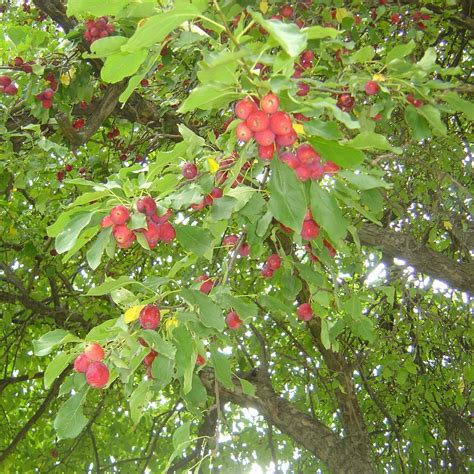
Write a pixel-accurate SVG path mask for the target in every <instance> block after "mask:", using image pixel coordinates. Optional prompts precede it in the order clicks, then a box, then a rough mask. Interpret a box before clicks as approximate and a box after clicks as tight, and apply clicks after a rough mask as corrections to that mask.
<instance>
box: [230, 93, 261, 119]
mask: <svg viewBox="0 0 474 474" xmlns="http://www.w3.org/2000/svg"><path fill="white" fill-rule="evenodd" d="M257 110H258V107H257V104H256V103H255V102H254V101H253V100H252V99H249V98H245V99H242V100H239V101H238V102H237V104H235V115H237V117H238V118H239V119H242V120H246V119H247V118H248V116H249V115H250V114H251V113H252V112H256V111H257Z"/></svg>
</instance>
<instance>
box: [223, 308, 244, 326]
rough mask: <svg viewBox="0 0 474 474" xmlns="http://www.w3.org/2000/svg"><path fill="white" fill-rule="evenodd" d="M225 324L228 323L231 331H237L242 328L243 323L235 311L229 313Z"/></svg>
mask: <svg viewBox="0 0 474 474" xmlns="http://www.w3.org/2000/svg"><path fill="white" fill-rule="evenodd" d="M225 322H226V323H227V326H228V327H229V329H233V330H237V329H239V328H240V326H242V321H241V319H240V318H239V315H238V314H237V313H236V312H235V311H230V312H229V313H227V316H226V318H225Z"/></svg>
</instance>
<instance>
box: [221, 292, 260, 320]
mask: <svg viewBox="0 0 474 474" xmlns="http://www.w3.org/2000/svg"><path fill="white" fill-rule="evenodd" d="M220 299H221V300H222V302H223V303H224V304H225V306H226V308H227V309H230V308H233V309H234V310H235V311H236V312H237V314H238V315H239V317H240V319H242V320H246V319H249V318H252V317H256V316H257V314H258V307H257V305H256V304H255V303H253V302H252V301H250V299H249V298H246V297H241V296H239V297H236V296H232V295H229V294H227V293H223V294H222V295H221V298H220Z"/></svg>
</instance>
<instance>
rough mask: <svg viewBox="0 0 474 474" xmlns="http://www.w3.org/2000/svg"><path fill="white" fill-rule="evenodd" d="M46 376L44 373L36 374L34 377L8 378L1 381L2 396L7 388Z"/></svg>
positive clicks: (0, 390) (0, 391)
mask: <svg viewBox="0 0 474 474" xmlns="http://www.w3.org/2000/svg"><path fill="white" fill-rule="evenodd" d="M43 375H44V372H36V374H33V375H20V376H18V377H7V378H5V379H0V394H1V393H2V392H3V390H4V389H5V387H7V386H8V385H11V384H13V383H18V382H26V381H27V380H34V379H40V378H42V377H43Z"/></svg>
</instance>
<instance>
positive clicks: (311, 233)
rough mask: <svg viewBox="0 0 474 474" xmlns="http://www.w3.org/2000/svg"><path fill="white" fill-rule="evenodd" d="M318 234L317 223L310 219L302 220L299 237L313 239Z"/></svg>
mask: <svg viewBox="0 0 474 474" xmlns="http://www.w3.org/2000/svg"><path fill="white" fill-rule="evenodd" d="M318 235H319V225H318V224H316V222H314V221H313V220H312V219H310V220H307V221H304V222H303V228H302V230H301V237H302V238H303V239H304V240H313V239H315V238H316V237H317V236H318Z"/></svg>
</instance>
